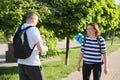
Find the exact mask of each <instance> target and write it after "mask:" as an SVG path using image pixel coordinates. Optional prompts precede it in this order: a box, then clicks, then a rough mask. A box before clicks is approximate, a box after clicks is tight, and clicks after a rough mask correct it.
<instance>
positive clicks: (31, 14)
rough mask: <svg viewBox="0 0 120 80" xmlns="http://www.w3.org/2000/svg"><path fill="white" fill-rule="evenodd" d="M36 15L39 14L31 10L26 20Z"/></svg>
mask: <svg viewBox="0 0 120 80" xmlns="http://www.w3.org/2000/svg"><path fill="white" fill-rule="evenodd" d="M34 16H37V15H36V13H34V12H29V13H28V14H27V16H26V21H27V20H31V19H32V18H33V17H34Z"/></svg>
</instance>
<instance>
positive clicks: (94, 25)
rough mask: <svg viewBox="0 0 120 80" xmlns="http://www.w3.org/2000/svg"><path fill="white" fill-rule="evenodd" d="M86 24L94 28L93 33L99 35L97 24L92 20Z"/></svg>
mask: <svg viewBox="0 0 120 80" xmlns="http://www.w3.org/2000/svg"><path fill="white" fill-rule="evenodd" d="M88 26H92V27H93V29H95V30H96V32H95V35H96V36H97V37H99V36H100V35H101V32H100V30H99V26H98V24H97V23H95V22H92V23H89V24H88Z"/></svg>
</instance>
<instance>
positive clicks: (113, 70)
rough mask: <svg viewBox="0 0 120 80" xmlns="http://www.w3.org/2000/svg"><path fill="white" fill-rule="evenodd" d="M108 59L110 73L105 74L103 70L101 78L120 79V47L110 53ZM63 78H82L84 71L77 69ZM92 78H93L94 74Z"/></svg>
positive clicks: (70, 79) (67, 79) (76, 79)
mask: <svg viewBox="0 0 120 80" xmlns="http://www.w3.org/2000/svg"><path fill="white" fill-rule="evenodd" d="M108 60H109V61H108V62H109V66H108V67H109V73H108V74H107V75H105V74H104V73H103V72H102V77H101V80H120V61H119V60H120V48H119V49H118V50H117V51H115V52H113V53H112V54H110V55H109V56H108ZM62 80H82V73H81V72H77V71H75V72H73V73H71V74H70V75H68V77H66V78H63V79H62ZM90 80H93V79H92V75H91V79H90Z"/></svg>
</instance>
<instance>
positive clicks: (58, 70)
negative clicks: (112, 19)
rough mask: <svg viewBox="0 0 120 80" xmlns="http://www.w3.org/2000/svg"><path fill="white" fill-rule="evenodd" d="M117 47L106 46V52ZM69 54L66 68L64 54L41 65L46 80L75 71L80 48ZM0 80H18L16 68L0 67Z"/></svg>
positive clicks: (54, 79)
mask: <svg viewBox="0 0 120 80" xmlns="http://www.w3.org/2000/svg"><path fill="white" fill-rule="evenodd" d="M119 47H120V46H118V45H113V46H108V47H107V52H108V53H110V52H111V51H115V50H116V49H118V48H119ZM69 52H70V53H69V65H68V66H66V65H64V63H65V61H64V60H65V54H62V55H61V56H60V57H61V59H60V60H58V61H53V62H48V63H43V64H42V67H43V71H44V74H45V78H46V80H60V79H61V78H63V77H66V76H67V75H68V74H69V73H71V72H73V71H75V70H76V67H77V61H78V56H79V52H80V48H74V49H70V51H69ZM0 80H18V70H17V67H0Z"/></svg>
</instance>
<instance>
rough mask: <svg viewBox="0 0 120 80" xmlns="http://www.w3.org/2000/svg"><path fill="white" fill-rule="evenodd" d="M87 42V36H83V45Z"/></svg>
mask: <svg viewBox="0 0 120 80" xmlns="http://www.w3.org/2000/svg"><path fill="white" fill-rule="evenodd" d="M85 43H86V36H84V38H83V46H85Z"/></svg>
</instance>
